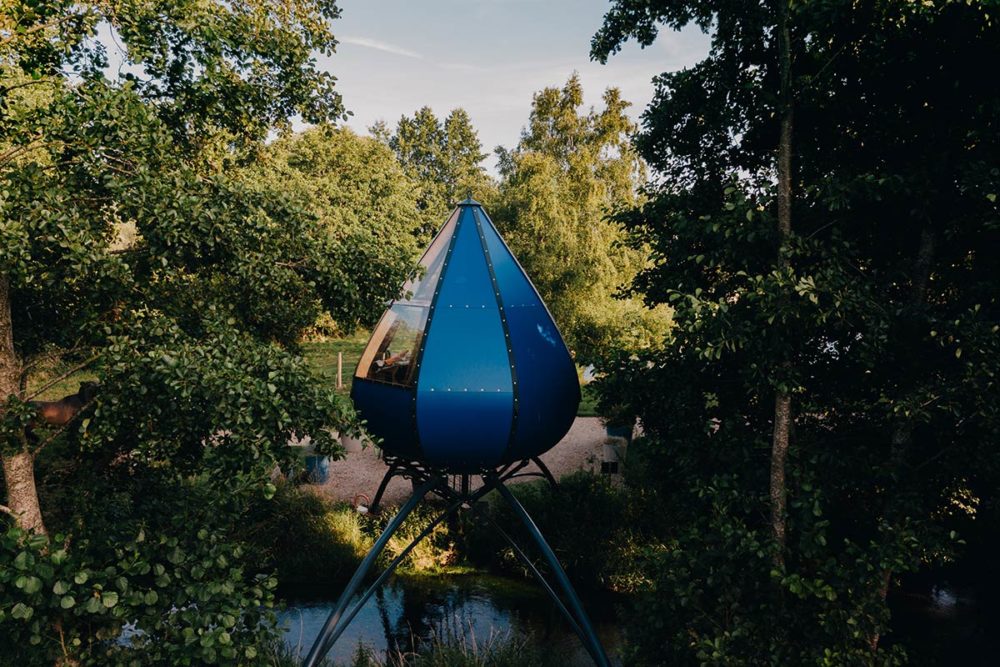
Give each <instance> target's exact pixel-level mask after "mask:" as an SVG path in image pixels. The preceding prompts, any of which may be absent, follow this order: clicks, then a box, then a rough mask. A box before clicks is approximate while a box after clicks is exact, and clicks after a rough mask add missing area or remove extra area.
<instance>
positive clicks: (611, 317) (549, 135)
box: [493, 75, 669, 363]
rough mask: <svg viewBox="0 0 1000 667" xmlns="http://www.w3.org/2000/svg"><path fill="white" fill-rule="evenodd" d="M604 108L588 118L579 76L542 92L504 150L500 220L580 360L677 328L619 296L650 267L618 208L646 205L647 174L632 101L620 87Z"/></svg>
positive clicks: (663, 314)
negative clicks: (634, 143) (633, 138)
mask: <svg viewBox="0 0 1000 667" xmlns="http://www.w3.org/2000/svg"><path fill="white" fill-rule="evenodd" d="M603 101H604V109H603V110H601V111H595V110H590V111H589V112H586V113H581V110H580V107H581V106H582V105H583V88H582V87H581V85H580V80H579V78H578V77H577V76H576V75H574V76H573V77H571V78H570V79H569V81H568V82H567V83H566V85H565V86H564V87H563V88H562V89H558V88H546V89H545V90H542V91H541V92H539V93H536V94H535V97H534V101H533V105H532V112H531V119H530V122H529V124H528V127H527V128H526V129H525V130H524V131H523V133H522V136H521V140H520V142H519V143H518V145H517V147H516V148H515V149H514V150H512V151H506V150H503V149H500V150H499V151H498V153H499V157H500V173H501V183H500V194H499V202H498V205H497V207H496V208H495V210H494V212H493V215H494V218H495V220H496V222H497V224H498V226H499V227H500V230H501V232H502V233H503V234H504V238H505V239H506V241H507V243H508V244H509V245H510V247H511V249H512V250H513V251H514V254H515V255H516V256H517V258H518V260H519V261H520V262H521V264H522V265H523V266H524V268H525V270H526V271H527V272H528V275H529V276H531V280H532V282H533V283H534V284H535V286H536V287H537V288H538V290H539V292H540V293H541V296H542V298H543V299H544V300H545V303H546V304H547V305H548V307H549V309H550V310H551V311H552V315H553V317H554V318H555V320H556V323H557V324H558V325H559V327H560V329H561V331H562V333H563V335H564V336H565V337H566V339H567V343H568V344H569V347H570V349H571V350H573V351H574V353H575V354H576V356H577V360H578V361H581V362H583V363H589V362H591V361H593V360H595V359H597V358H599V357H600V355H601V354H602V353H603V351H604V350H606V349H608V348H609V347H612V346H614V345H625V346H629V347H648V346H649V345H651V344H654V343H655V342H656V341H658V340H659V339H661V338H662V337H663V335H664V333H665V332H666V329H667V327H668V325H669V315H668V312H667V310H666V309H665V308H659V309H656V310H652V311H651V310H649V309H648V308H646V307H645V306H644V305H643V304H642V302H641V300H640V299H637V298H636V297H634V296H633V297H625V298H616V297H618V296H620V295H619V291H620V290H621V289H623V288H627V287H628V285H629V283H630V282H631V281H632V279H633V278H634V277H635V275H636V273H637V272H638V271H639V270H640V269H641V268H642V267H643V266H644V265H645V262H646V253H645V252H644V251H643V250H642V249H639V250H637V249H633V248H629V247H627V246H626V245H625V244H624V241H625V239H626V234H625V232H624V230H623V229H622V227H621V225H620V224H618V223H617V222H614V221H612V220H609V219H608V216H609V214H611V213H612V212H613V211H614V210H615V209H616V208H618V207H621V206H628V205H634V204H636V203H637V202H638V201H639V194H638V188H639V186H640V185H642V183H643V182H644V180H645V175H646V170H645V166H644V164H643V162H642V161H641V160H640V159H639V157H638V155H637V154H636V152H635V150H634V149H633V148H632V147H631V145H630V144H629V136H630V135H631V133H632V132H634V131H635V126H634V124H633V123H632V121H631V120H629V118H628V117H627V116H626V115H625V110H626V108H627V107H628V106H629V103H628V102H626V101H625V100H623V99H622V98H621V93H620V92H619V91H618V90H617V89H616V88H609V89H608V90H607V91H605V93H604V98H603Z"/></svg>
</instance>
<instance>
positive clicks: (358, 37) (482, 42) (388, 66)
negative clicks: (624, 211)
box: [319, 0, 708, 172]
mask: <svg viewBox="0 0 1000 667" xmlns="http://www.w3.org/2000/svg"><path fill="white" fill-rule="evenodd" d="M338 4H339V6H340V7H341V9H342V16H341V18H340V19H338V20H336V21H334V22H333V32H334V34H335V36H336V37H337V39H338V40H339V41H340V44H339V45H338V47H337V53H336V54H334V55H333V56H331V57H323V58H321V59H320V61H319V64H320V66H321V67H322V68H324V69H327V70H328V71H330V72H331V73H333V74H334V75H335V76H336V77H337V78H338V84H337V85H338V88H339V90H340V92H341V94H342V95H343V98H344V104H345V106H346V107H347V109H349V110H350V111H352V112H353V113H354V116H353V118H352V119H351V120H349V121H348V123H347V124H348V125H349V126H350V127H352V128H353V129H354V130H356V131H358V132H360V133H366V132H367V129H368V128H369V127H370V126H371V125H372V124H373V123H374V122H375V121H377V120H385V121H386V122H387V123H388V124H389V125H390V127H394V126H395V124H396V122H397V121H398V120H399V117H400V116H402V115H404V114H406V115H412V114H413V112H414V111H416V110H417V109H419V108H420V107H422V106H425V105H426V106H429V107H431V108H432V109H433V110H434V112H435V113H436V114H437V115H438V116H439V117H444V116H446V115H447V114H448V112H449V111H450V110H451V109H454V108H456V107H462V108H464V109H465V110H466V111H467V112H469V116H470V117H471V118H472V122H473V125H474V126H475V127H476V129H477V130H478V131H479V138H480V141H482V144H483V147H484V149H485V152H488V153H491V156H490V158H489V159H488V160H487V166H488V168H489V169H490V171H491V172H492V171H494V169H495V162H494V160H493V157H492V151H493V148H494V147H496V146H497V145H504V146H507V147H511V146H513V145H514V144H515V143H516V142H517V139H518V136H519V134H520V131H521V128H522V127H524V125H525V124H526V123H527V120H528V114H529V112H530V110H531V97H532V94H533V93H535V92H536V91H538V90H541V89H542V88H545V87H547V86H560V85H562V84H563V83H565V82H566V80H567V79H568V78H569V76H570V75H571V74H572V73H573V72H574V71H576V72H578V73H579V75H580V80H581V82H582V84H583V89H584V94H585V102H586V104H587V105H599V103H600V98H601V93H602V92H603V91H604V89H605V88H607V87H609V86H617V87H618V88H620V89H621V91H622V93H623V95H624V97H625V99H627V100H629V101H631V102H632V103H633V106H632V108H631V110H630V111H631V115H632V116H633V117H634V118H636V119H638V117H639V115H640V114H641V113H642V110H643V109H644V108H645V107H646V105H647V104H648V103H649V100H650V99H651V97H652V94H653V86H652V83H651V79H652V78H653V76H655V75H657V74H659V73H662V72H666V71H672V70H676V69H680V68H683V67H687V66H689V65H692V64H694V63H695V62H697V61H698V60H700V59H701V58H702V57H704V55H705V54H706V53H707V51H708V37H707V36H706V35H703V34H702V33H701V32H700V31H698V30H697V29H692V30H684V31H682V32H679V33H677V32H671V31H665V32H662V33H661V34H660V37H659V38H658V39H657V41H656V42H655V43H654V44H653V45H652V46H650V47H648V48H646V49H640V48H639V47H638V46H636V45H635V43H634V42H633V43H629V44H628V45H626V47H625V48H624V49H623V51H622V52H621V53H619V54H618V55H615V56H612V57H611V58H610V59H609V61H608V64H607V65H600V64H599V63H595V62H591V61H590V57H589V54H590V39H591V37H592V36H593V34H594V32H595V31H596V30H597V29H598V28H599V27H600V26H601V21H602V18H603V16H604V14H605V12H606V11H607V10H608V8H609V6H610V4H609V2H608V0H340V2H339V3H338Z"/></svg>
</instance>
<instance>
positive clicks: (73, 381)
mask: <svg viewBox="0 0 1000 667" xmlns="http://www.w3.org/2000/svg"><path fill="white" fill-rule="evenodd" d="M368 336H369V334H368V332H367V331H359V332H357V333H355V334H353V335H351V336H346V337H344V338H332V339H329V340H324V341H313V342H306V343H302V351H303V353H304V356H305V359H306V363H307V364H309V368H310V369H311V370H312V372H313V375H314V376H315V377H316V378H317V379H318V380H319V381H320V382H322V383H323V385H324V386H326V387H328V388H330V389H336V388H337V353H338V352H342V353H343V355H344V363H343V374H342V377H343V387H341V389H340V390H339V391H340V392H341V393H343V394H350V393H351V382H352V380H353V379H354V369H355V368H357V365H358V361H360V359H361V353H362V352H363V351H364V349H365V343H367V342H368ZM47 371H48V372H46V373H40V374H38V375H36V376H34V377H33V378H32V383H31V384H32V387H42V386H44V385H45V384H46V383H47V382H48V381H49V379H50V378H53V379H54V378H56V377H59V375H60V374H61V372H63V371H64V369H61V367H59V366H54V367H52V368H51V369H47ZM94 379H95V377H94V375H93V374H91V373H87V372H79V373H74V374H73V375H70V376H69V377H67V378H64V379H63V380H61V381H59V382H58V383H56V384H55V385H53V386H52V387H49V388H48V389H46V390H45V391H44V392H43V393H42V394H41V395H40V396H39V397H38V399H39V400H43V401H53V400H57V399H60V398H62V397H63V396H68V395H69V394H75V393H76V392H77V391H78V390H79V388H80V383H81V382H86V381H88V380H94ZM581 391H582V399H581V400H580V407H579V409H578V410H577V413H576V414H577V416H578V417H597V416H599V415H598V414H597V396H596V394H595V393H594V391H593V390H592V389H591V388H590V386H589V385H586V384H585V385H583V387H582V390H581Z"/></svg>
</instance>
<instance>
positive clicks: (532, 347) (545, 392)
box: [475, 208, 580, 460]
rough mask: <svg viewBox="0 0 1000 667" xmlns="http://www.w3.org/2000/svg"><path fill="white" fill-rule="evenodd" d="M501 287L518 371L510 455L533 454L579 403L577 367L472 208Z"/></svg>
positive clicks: (492, 231)
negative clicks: (514, 419) (515, 422)
mask: <svg viewBox="0 0 1000 667" xmlns="http://www.w3.org/2000/svg"><path fill="white" fill-rule="evenodd" d="M475 211H476V214H477V217H478V219H479V223H480V227H481V229H482V232H483V237H484V239H485V241H486V247H487V249H488V251H489V255H490V260H491V262H492V266H493V272H494V274H495V275H496V282H497V285H498V286H499V289H500V297H501V301H502V303H503V308H504V314H505V316H506V324H507V327H508V330H509V332H510V340H511V345H512V348H513V357H514V364H515V366H516V369H517V381H518V384H517V398H518V401H517V425H516V429H515V432H514V438H513V442H512V443H511V451H510V454H509V457H508V458H510V459H511V460H516V459H523V458H528V457H531V456H537V455H538V454H541V453H543V452H545V451H547V450H549V449H551V448H552V447H553V446H554V445H555V444H556V443H557V442H559V440H560V439H561V438H562V437H563V436H564V435H566V432H567V431H568V430H569V428H570V426H572V424H573V419H574V418H575V416H576V410H577V406H578V405H579V403H580V383H579V380H578V379H577V374H576V366H575V364H574V363H573V360H572V358H571V357H570V354H569V351H568V350H567V349H566V344H565V343H564V342H563V339H562V336H560V335H559V330H558V329H557V328H556V325H555V322H554V321H553V320H552V316H551V315H550V314H549V312H548V309H547V308H546V307H545V304H544V303H543V302H542V299H541V297H540V296H539V295H538V292H537V291H536V290H535V288H534V286H533V285H532V284H531V281H530V280H529V279H528V276H527V274H525V272H524V270H523V269H522V268H521V266H520V264H518V262H517V260H516V259H514V255H513V254H512V253H511V252H510V250H509V249H508V248H507V245H506V244H505V243H504V242H503V240H502V239H501V238H500V234H499V233H498V232H497V230H496V228H495V227H494V226H493V223H492V221H490V219H489V217H488V216H487V215H486V213H485V212H484V211H482V210H481V209H478V208H477V209H475Z"/></svg>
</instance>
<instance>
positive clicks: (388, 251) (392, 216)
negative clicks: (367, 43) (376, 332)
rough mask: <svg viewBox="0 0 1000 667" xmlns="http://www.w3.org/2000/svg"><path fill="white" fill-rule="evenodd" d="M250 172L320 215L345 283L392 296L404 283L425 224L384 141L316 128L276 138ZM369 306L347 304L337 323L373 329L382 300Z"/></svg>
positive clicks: (410, 187)
mask: <svg viewBox="0 0 1000 667" xmlns="http://www.w3.org/2000/svg"><path fill="white" fill-rule="evenodd" d="M252 172H253V177H255V178H261V179H263V180H264V182H266V183H267V184H268V185H269V186H270V187H273V188H275V189H284V190H285V192H286V193H289V194H290V195H291V196H294V197H295V199H296V200H297V201H298V202H299V203H300V205H301V206H302V207H303V208H305V209H307V210H309V211H310V212H311V213H312V214H314V215H315V216H316V217H317V219H318V221H319V224H320V225H321V226H322V228H323V231H324V233H325V234H327V235H328V236H329V238H330V239H331V242H332V245H331V247H332V248H334V249H335V250H336V251H337V252H338V254H339V256H338V258H337V261H336V264H337V266H339V267H341V270H342V271H344V273H345V274H347V275H349V276H350V280H349V282H348V281H345V282H344V285H353V286H357V287H363V289H364V290H366V291H367V292H369V293H372V294H393V293H394V292H395V291H396V290H398V289H399V286H400V285H402V284H403V283H404V282H405V281H406V278H407V276H408V275H409V274H410V272H411V271H412V270H413V267H414V264H415V262H416V259H417V254H418V252H419V251H420V247H418V243H417V241H418V239H419V238H420V235H421V232H422V227H421V224H422V221H423V220H422V217H421V211H420V209H419V203H418V200H417V188H416V186H415V185H414V183H413V182H412V181H411V180H410V179H409V178H408V177H407V176H406V174H405V173H404V172H403V169H402V167H401V166H400V164H399V162H398V161H397V159H396V156H395V155H394V154H393V152H392V151H391V150H390V149H389V148H388V147H387V146H385V145H384V144H383V143H382V142H380V141H378V140H376V139H372V138H370V137H359V136H358V135H356V134H354V132H352V131H351V130H350V129H348V128H334V127H331V126H318V127H315V128H312V129H309V130H306V131H305V132H302V133H299V134H295V135H291V136H288V137H283V138H281V139H279V140H278V141H275V142H274V143H273V144H271V145H270V146H269V147H268V148H267V150H266V151H264V153H263V155H262V156H261V159H260V160H259V162H258V163H256V164H255V165H254V168H253V169H252ZM438 222H439V224H440V220H439V221H438ZM367 305H368V306H370V308H369V309H368V310H366V311H361V310H359V309H358V308H356V307H354V306H353V304H352V305H351V307H350V308H349V310H346V311H345V312H343V313H342V314H341V316H340V317H339V318H338V319H340V320H341V321H343V320H345V319H346V318H349V317H351V316H353V317H355V318H357V319H356V320H355V321H353V322H352V323H351V324H353V325H354V326H357V325H367V326H371V325H372V324H373V323H374V321H375V320H376V319H377V318H378V317H379V316H380V315H381V314H382V310H383V308H384V303H382V302H378V301H371V302H369V303H368V304H367ZM348 326H350V325H348Z"/></svg>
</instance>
